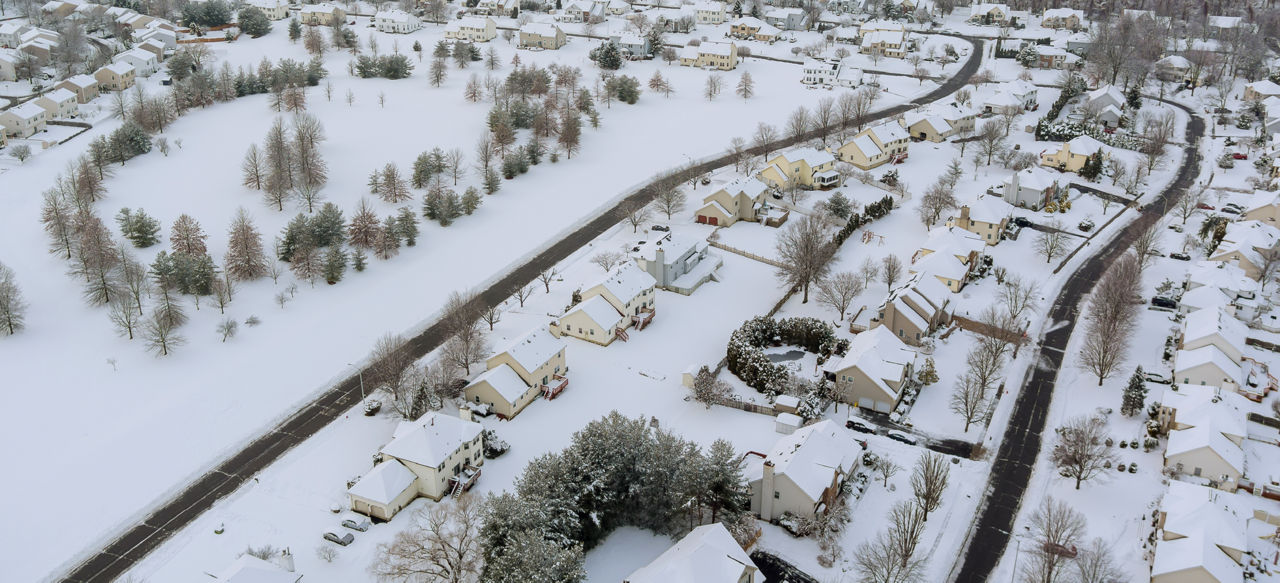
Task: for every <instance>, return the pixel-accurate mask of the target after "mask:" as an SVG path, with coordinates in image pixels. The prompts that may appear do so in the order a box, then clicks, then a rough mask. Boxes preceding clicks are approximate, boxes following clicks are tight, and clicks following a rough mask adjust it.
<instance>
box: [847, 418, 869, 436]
mask: <svg viewBox="0 0 1280 583" xmlns="http://www.w3.org/2000/svg"><path fill="white" fill-rule="evenodd" d="M844 426H845V427H848V428H849V429H852V430H854V431H861V432H863V433H875V432H876V428H875V426H873V425H871V424H870V423H867V421H866V420H865V419H862V418H861V417H854V416H853V415H850V416H849V419H848V420H847V421H845V422H844Z"/></svg>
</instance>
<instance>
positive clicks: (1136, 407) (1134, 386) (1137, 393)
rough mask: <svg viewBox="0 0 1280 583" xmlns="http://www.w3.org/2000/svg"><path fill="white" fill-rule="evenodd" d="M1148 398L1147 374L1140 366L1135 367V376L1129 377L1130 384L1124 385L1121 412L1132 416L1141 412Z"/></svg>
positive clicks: (1126, 415)
mask: <svg viewBox="0 0 1280 583" xmlns="http://www.w3.org/2000/svg"><path fill="white" fill-rule="evenodd" d="M1146 399H1147V375H1146V373H1144V372H1142V367H1141V366H1139V367H1138V368H1136V369H1134V371H1133V376H1130V377H1129V384H1128V385H1125V387H1124V395H1123V396H1122V397H1121V399H1120V414H1121V415H1124V416H1125V417H1132V416H1134V415H1137V414H1138V413H1141V412H1142V410H1143V408H1144V407H1145V406H1146Z"/></svg>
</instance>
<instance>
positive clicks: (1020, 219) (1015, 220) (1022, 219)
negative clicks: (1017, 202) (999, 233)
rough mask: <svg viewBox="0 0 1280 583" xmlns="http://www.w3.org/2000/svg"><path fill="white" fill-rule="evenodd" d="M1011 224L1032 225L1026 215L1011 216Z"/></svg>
mask: <svg viewBox="0 0 1280 583" xmlns="http://www.w3.org/2000/svg"><path fill="white" fill-rule="evenodd" d="M1013 224H1015V225H1017V226H1019V227H1030V226H1031V225H1032V223H1031V219H1028V218H1027V217H1013Z"/></svg>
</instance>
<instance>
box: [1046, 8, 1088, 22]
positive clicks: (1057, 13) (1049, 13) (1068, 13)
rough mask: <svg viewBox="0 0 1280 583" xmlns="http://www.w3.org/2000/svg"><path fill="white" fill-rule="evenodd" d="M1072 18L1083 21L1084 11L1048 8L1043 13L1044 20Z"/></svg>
mask: <svg viewBox="0 0 1280 583" xmlns="http://www.w3.org/2000/svg"><path fill="white" fill-rule="evenodd" d="M1072 16H1075V17H1076V18H1079V19H1081V20H1084V11H1083V10H1076V9H1075V8H1049V9H1047V10H1045V11H1044V18H1045V19H1046V20H1047V19H1050V18H1070V17H1072Z"/></svg>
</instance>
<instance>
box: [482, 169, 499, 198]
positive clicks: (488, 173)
mask: <svg viewBox="0 0 1280 583" xmlns="http://www.w3.org/2000/svg"><path fill="white" fill-rule="evenodd" d="M501 188H502V177H501V176H498V171H497V170H495V169H494V168H493V167H489V168H485V170H484V193H485V194H493V193H495V192H498V190H500V189H501Z"/></svg>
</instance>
